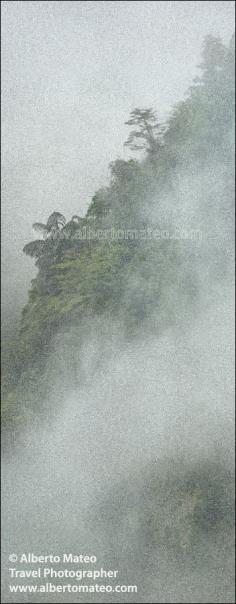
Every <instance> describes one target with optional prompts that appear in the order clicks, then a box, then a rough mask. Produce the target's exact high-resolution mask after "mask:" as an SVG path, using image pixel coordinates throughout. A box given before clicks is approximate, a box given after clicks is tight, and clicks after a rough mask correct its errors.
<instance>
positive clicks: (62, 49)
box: [2, 2, 234, 603]
mask: <svg viewBox="0 0 236 604" xmlns="http://www.w3.org/2000/svg"><path fill="white" fill-rule="evenodd" d="M232 9H233V3H232V2H205V3H200V2H188V3H186V2H165V3H164V2H145V3H144V2H141V3H140V2H129V3H127V2H106V3H105V2H86V3H85V2H60V3H59V2H58V3H54V2H47V3H45V2H35V3H33V2H28V3H24V2H13V3H12V2H4V3H3V21H4V40H3V53H4V54H3V72H4V73H3V110H4V111H3V143H4V144H3V252H4V255H3V268H4V273H3V286H4V300H3V311H4V319H5V323H4V325H7V327H8V326H9V324H10V323H11V324H12V325H13V328H15V319H16V318H17V317H18V316H19V312H20V310H21V309H22V305H23V303H24V301H25V299H26V296H27V288H28V284H29V281H30V279H32V277H33V275H34V271H35V269H34V268H33V263H32V259H28V258H25V257H24V256H23V254H21V253H20V250H21V248H22V247H23V245H24V243H26V242H27V241H28V240H29V239H31V238H32V233H31V223H32V222H34V221H36V220H39V221H45V219H46V218H47V216H48V215H49V214H50V213H51V212H52V211H53V210H54V209H57V210H60V211H62V212H63V213H64V214H65V215H66V216H67V217H69V216H70V215H71V214H73V213H76V214H78V213H81V214H83V213H84V212H85V211H86V208H87V207H88V204H89V201H90V199H91V196H92V195H93V194H94V192H95V190H97V189H98V188H99V186H100V185H103V184H104V183H105V182H106V181H107V178H108V167H107V166H108V164H109V162H110V161H111V160H114V159H115V158H116V157H120V156H122V157H127V156H129V153H128V154H127V151H126V152H125V151H124V149H123V142H124V140H125V139H126V137H127V132H126V128H125V126H123V124H124V121H125V120H126V119H127V116H128V114H129V112H130V110H131V109H133V107H135V106H153V107H155V108H157V110H158V111H159V113H160V115H161V117H162V119H163V120H164V119H166V117H167V115H168V113H169V111H170V108H171V106H172V105H173V103H176V101H178V100H179V99H181V98H183V96H184V91H185V90H186V89H187V88H188V86H189V85H190V84H191V82H192V78H193V76H194V74H196V73H197V69H196V65H197V64H198V62H199V60H200V48H201V44H202V39H203V37H204V35H205V34H207V33H214V34H217V33H220V34H221V36H222V38H223V40H224V41H227V42H228V40H229V38H230V37H231V34H232V23H231V21H232ZM224 135H225V138H224V141H223V143H224V144H225V145H227V149H228V152H229V153H228V155H227V157H229V155H230V151H231V150H232V153H233V145H232V140H233V137H232V132H231V130H230V132H225V133H224ZM209 147H210V144H209ZM222 163H223V162H222ZM181 166H182V167H181V169H179V173H178V174H175V187H174V189H173V191H172V193H170V192H169V189H168V187H167V189H166V190H165V193H163V195H162V196H160V199H158V211H157V204H156V199H152V198H150V196H148V195H147V199H146V203H144V204H143V207H142V208H141V212H142V216H143V217H144V218H145V217H146V219H147V222H150V224H152V223H155V222H159V221H160V223H161V226H162V228H168V229H169V230H170V231H172V229H176V228H180V229H181V228H182V227H184V228H186V229H187V231H188V230H189V229H191V228H193V229H198V230H199V232H200V235H201V236H200V238H199V239H198V240H196V241H192V240H190V239H188V238H187V239H186V240H184V241H181V242H180V252H179V256H178V258H179V259H180V260H179V262H181V268H182V271H183V273H184V270H185V266H186V265H189V267H190V269H191V276H192V278H193V281H194V284H195V287H196V289H197V297H196V303H195V305H194V304H193V305H192V306H191V305H190V304H188V303H187V302H186V300H185V298H184V296H183V297H181V295H180V297H179V298H178V297H176V299H175V290H174V289H173V290H172V289H171V287H172V285H173V283H172V279H170V282H171V285H170V290H169V291H168V290H167V294H166V306H167V307H168V305H169V307H170V309H171V310H170V313H169V314H168V308H169V307H168V308H167V310H166V308H165V305H163V306H164V308H162V307H161V313H162V314H161V313H160V314H159V311H158V310H157V311H155V312H153V314H152V315H150V316H148V317H147V319H146V320H144V321H143V322H142V324H140V328H139V330H138V332H137V334H136V337H133V338H132V337H127V334H126V333H125V328H124V323H123V321H122V317H121V316H119V317H117V318H116V319H115V318H113V319H112V318H111V315H109V316H106V314H104V316H103V315H102V313H100V316H97V317H96V316H95V314H94V316H93V313H92V312H91V313H90V316H89V319H88V318H86V316H85V313H84V318H83V317H82V321H81V323H80V325H79V326H78V327H79V333H78V332H77V331H76V329H74V327H75V326H74V324H73V325H72V326H70V327H68V326H66V324H65V325H64V326H62V328H61V329H60V330H59V331H58V333H57V334H56V336H55V337H54V339H53V341H52V342H51V349H50V354H49V355H48V357H47V367H46V371H47V376H48V379H49V381H50V392H49V395H48V397H47V399H45V400H42V401H40V411H39V410H37V411H36V410H34V409H33V408H32V409H29V415H28V418H27V421H26V424H27V425H26V426H24V430H22V431H20V434H18V436H17V439H14V436H15V435H14V434H10V436H9V433H6V441H5V442H4V444H6V447H5V448H4V459H3V487H4V488H3V508H2V511H3V527H4V530H3V541H2V546H3V547H2V550H3V551H2V553H3V597H4V601H6V602H39V601H40V602H41V601H42V602H85V603H88V602H96V601H99V602H101V603H102V602H108V601H111V602H114V603H115V602H121V603H122V602H127V603H129V602H130V603H132V602H136V603H137V602H146V601H147V602H163V603H165V602H166V603H168V602H169V603H171V602H176V603H177V602H183V603H184V602H186V603H187V602H191V603H195V602H202V603H204V602H209V603H210V602H212V603H213V602H218V603H220V602H225V603H226V602H227V603H228V602H233V601H234V591H233V578H234V574H233V470H234V457H233V439H234V412H233V379H232V376H233V367H234V358H233V335H232V333H233V332H232V320H233V303H232V299H233V272H232V263H233V247H232V226H231V207H230V199H229V197H230V195H229V192H228V190H227V191H226V188H225V182H226V178H227V174H226V173H225V171H224V166H223V167H222V165H221V161H220V158H218V157H217V153H216V155H215V158H214V160H213V159H212V156H211V150H210V149H209V155H208V159H206V161H205V164H204V166H202V167H201V169H199V166H198V167H196V169H195V167H194V166H192V167H191V166H189V165H188V167H187V164H186V167H185V166H184V162H182V164H181ZM168 243H169V244H170V245H171V242H168ZM149 262H150V263H151V262H152V260H150V259H149ZM153 263H154V267H153V269H154V271H155V274H156V273H157V267H156V265H155V259H154V262H153ZM166 266H167V267H168V260H166ZM131 268H132V265H131ZM175 268H176V265H175V264H174V270H175ZM125 270H126V269H125V268H124V271H125ZM178 270H179V269H178ZM160 272H161V271H160ZM188 274H189V273H188ZM128 276H129V273H127V274H126V277H127V288H126V290H125V294H124V298H123V299H122V302H123V305H124V308H125V305H126V304H127V299H128V297H130V298H129V300H130V299H131V302H132V296H133V289H132V288H133V287H134V289H135V287H139V286H141V285H143V284H142V278H143V275H142V273H141V272H140V274H139V269H138V267H136V272H135V271H134V272H133V273H132V275H131V276H132V279H130V282H129V279H128ZM161 276H162V275H161ZM189 285H190V284H189V282H188V283H187V284H186V290H188V288H189ZM184 293H185V292H183V294H184ZM126 297H127V298H126ZM165 312H167V316H168V319H169V321H166V322H165V319H163V317H165ZM140 323H141V322H140ZM26 386H27V385H26ZM19 403H20V402H19ZM35 411H36V412H35ZM13 441H14V442H13ZM28 552H32V553H34V554H36V555H47V554H53V555H59V556H62V555H63V553H70V552H72V553H73V554H78V555H79V554H83V555H89V556H91V555H95V556H96V557H97V562H96V564H95V565H94V566H95V568H96V569H100V568H101V567H103V568H104V569H117V570H118V580H117V581H116V580H114V579H113V580H111V581H108V580H107V579H106V580H104V581H103V580H102V579H99V580H98V583H102V584H107V583H112V585H113V586H114V585H115V584H116V583H118V584H120V585H137V588H138V592H137V594H135V593H133V594H131V593H130V594H128V593H123V594H118V593H115V592H113V593H111V594H103V593H100V594H99V596H97V599H96V596H95V595H94V594H87V595H86V594H82V593H77V594H76V593H74V594H70V593H67V592H65V593H64V594H60V593H56V594H54V593H50V594H47V595H45V594H43V593H40V594H39V593H37V594H32V593H31V594H27V593H24V594H20V593H19V592H18V593H17V594H14V593H11V594H9V570H8V569H9V566H11V567H14V566H15V567H16V568H20V564H19V560H18V562H16V563H14V562H10V563H9V560H8V558H9V555H11V554H16V555H17V556H18V557H20V556H21V555H22V554H23V553H26V554H27V553H28ZM49 566H53V567H54V569H56V570H57V569H59V568H60V569H64V568H65V564H62V563H60V564H59V565H57V564H50V565H49ZM67 566H68V565H67ZM23 567H24V568H25V565H22V568H23ZM35 567H38V564H36V565H35ZM27 568H32V565H28V567H27ZM70 568H71V569H78V568H81V565H78V564H72V565H70ZM89 568H90V569H91V565H90V566H89ZM83 569H84V566H83ZM43 582H44V581H43V580H41V581H38V582H37V583H38V584H43ZM53 582H54V583H58V582H59V583H60V584H61V585H65V584H68V583H72V584H74V585H78V584H79V583H83V584H90V583H93V582H92V581H91V580H90V581H89V580H85V579H83V580H82V581H78V580H76V579H74V580H70V581H68V580H66V579H65V578H63V579H60V581H59V580H57V581H53V580H52V583H53ZM19 583H21V584H26V583H29V581H28V580H27V579H25V580H24V579H21V580H20V581H19ZM30 583H33V581H30ZM96 595H97V594H96Z"/></svg>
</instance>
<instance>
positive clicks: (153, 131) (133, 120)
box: [125, 109, 162, 155]
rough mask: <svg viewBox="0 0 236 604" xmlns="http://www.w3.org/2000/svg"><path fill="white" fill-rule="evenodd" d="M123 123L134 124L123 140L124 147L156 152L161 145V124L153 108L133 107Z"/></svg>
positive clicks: (152, 153)
mask: <svg viewBox="0 0 236 604" xmlns="http://www.w3.org/2000/svg"><path fill="white" fill-rule="evenodd" d="M125 124H126V125H127V126H135V129H134V130H131V132H130V135H129V138H128V139H127V141H126V142H125V146H126V147H129V148H130V149H132V150H134V151H136V150H142V149H145V150H146V151H147V153H148V154H150V155H155V154H157V153H158V151H159V149H160V147H161V146H162V126H161V125H160V123H159V121H158V119H157V116H156V113H155V112H154V111H153V109H134V110H133V111H131V114H130V119H129V120H128V121H127V122H125Z"/></svg>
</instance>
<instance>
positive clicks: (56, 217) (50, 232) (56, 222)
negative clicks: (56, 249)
mask: <svg viewBox="0 0 236 604" xmlns="http://www.w3.org/2000/svg"><path fill="white" fill-rule="evenodd" d="M65 223H66V219H65V216H63V214H60V212H53V213H52V214H50V216H49V218H48V221H47V223H46V224H43V223H42V222H35V223H34V224H33V229H34V231H39V232H40V233H42V234H43V238H44V239H47V238H48V237H53V236H54V235H55V234H57V233H58V232H60V230H61V228H62V227H63V226H65Z"/></svg>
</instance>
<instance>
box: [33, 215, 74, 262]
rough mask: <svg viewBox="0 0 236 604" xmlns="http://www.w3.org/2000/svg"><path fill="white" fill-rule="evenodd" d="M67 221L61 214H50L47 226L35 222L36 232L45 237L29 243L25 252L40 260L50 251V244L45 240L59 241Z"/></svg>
mask: <svg viewBox="0 0 236 604" xmlns="http://www.w3.org/2000/svg"><path fill="white" fill-rule="evenodd" d="M65 223H66V219H65V217H64V216H63V214H60V212H53V213H52V214H50V216H49V218H48V221H47V223H46V224H43V223H42V222H35V223H34V224H33V229H34V231H39V232H40V233H42V235H43V239H36V240H35V241H30V243H27V244H26V245H25V246H24V248H23V252H24V253H25V254H27V255H28V256H31V257H32V258H37V260H39V259H40V258H41V257H42V256H43V255H44V253H45V252H47V251H48V243H47V241H45V240H48V239H54V238H55V239H58V237H57V236H58V235H59V233H60V231H61V228H62V227H63V226H64V225H65Z"/></svg>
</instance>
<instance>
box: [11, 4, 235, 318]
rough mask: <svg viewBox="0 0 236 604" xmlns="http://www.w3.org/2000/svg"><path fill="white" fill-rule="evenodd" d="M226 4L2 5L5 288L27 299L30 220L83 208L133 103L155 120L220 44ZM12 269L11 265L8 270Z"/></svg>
mask: <svg viewBox="0 0 236 604" xmlns="http://www.w3.org/2000/svg"><path fill="white" fill-rule="evenodd" d="M233 30H234V2H218V1H217V2H200V1H198V2H186V1H182V2H164V1H161V2H140V1H139V2H136V1H135V2H132V1H131V2H127V1H124V2H117V1H113V2H101V1H96V2H68V1H62V2H51V1H49V2H47V1H44V2H37V1H36V2H35V1H34V2H14V1H10V2H2V194H3V195H2V200H3V204H2V207H3V220H2V225H3V227H2V246H3V294H5V296H6V297H7V308H8V313H7V316H9V313H10V312H11V310H12V309H13V307H14V304H15V300H16V299H17V300H19V299H20V300H21V301H22V302H24V301H25V299H26V288H27V286H28V283H29V280H30V278H32V276H33V262H32V260H30V259H29V258H25V257H24V255H23V254H22V253H21V252H20V250H21V249H22V247H23V245H24V243H26V241H28V240H29V239H31V237H32V230H31V224H32V222H34V221H35V220H40V221H44V220H45V219H46V218H47V216H48V214H49V213H50V212H51V211H53V210H55V209H57V210H60V211H62V212H63V213H65V215H66V216H67V217H70V216H71V214H72V213H83V212H84V211H85V210H86V208H87V206H88V204H89V201H90V199H91V196H92V195H93V193H94V192H95V191H96V190H97V189H98V188H99V187H100V186H102V185H103V184H105V183H106V181H107V176H108V164H109V162H110V161H111V160H114V159H116V158H117V157H119V156H124V157H127V153H128V152H127V151H124V149H123V142H124V140H125V138H126V137H127V129H126V127H125V126H124V121H125V120H126V119H127V117H128V115H129V112H130V110H131V109H132V108H134V107H136V106H153V107H154V108H155V109H156V110H157V111H158V112H159V115H160V117H161V119H165V117H166V116H167V115H168V112H169V110H170V107H171V106H172V105H173V103H175V102H176V101H178V100H179V99H181V98H182V97H183V95H184V92H185V90H186V89H187V88H188V86H189V85H190V83H191V81H192V78H193V77H194V75H195V74H196V73H197V69H196V65H197V64H198V63H199V58H200V48H201V44H202V40H203V38H204V36H205V35H206V34H208V33H213V34H220V35H221V36H222V38H223V40H224V41H226V42H228V40H229V38H230V37H231V35H232V32H233ZM13 267H14V270H13Z"/></svg>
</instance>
